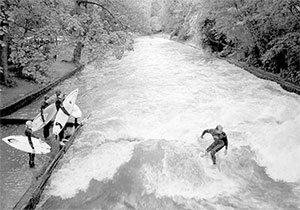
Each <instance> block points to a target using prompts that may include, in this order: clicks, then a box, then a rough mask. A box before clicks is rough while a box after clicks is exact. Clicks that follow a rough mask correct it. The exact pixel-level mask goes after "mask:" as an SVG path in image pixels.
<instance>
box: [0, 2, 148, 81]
mask: <svg viewBox="0 0 300 210" xmlns="http://www.w3.org/2000/svg"><path fill="white" fill-rule="evenodd" d="M131 3H132V1H131V0H126V1H123V2H122V4H120V3H118V1H107V2H106V1H104V2H103V1H100V0H98V1H97V0H93V1H86V0H0V17H1V19H0V21H1V27H0V44H1V61H0V63H1V68H0V73H1V74H0V75H1V80H2V81H4V83H8V80H7V78H8V76H9V75H8V68H9V66H13V67H14V68H13V69H15V70H14V71H15V75H16V76H19V77H24V78H27V79H31V80H34V81H37V82H45V81H47V78H48V75H49V74H51V72H50V68H49V66H50V65H51V64H52V63H53V62H54V61H55V59H56V58H57V56H59V55H61V54H67V53H69V54H70V51H71V52H72V51H73V55H72V59H71V62H74V63H76V64H78V63H82V62H90V61H94V60H96V61H98V62H101V60H103V58H104V57H105V56H108V55H114V56H115V57H116V58H118V59H120V58H122V56H123V55H124V52H125V51H126V50H132V49H133V47H132V43H133V40H132V34H131V33H130V31H137V30H140V31H143V30H144V28H143V27H142V26H141V25H142V23H143V20H144V19H145V15H144V13H142V12H141V11H140V10H139V7H138V4H136V3H135V4H133V5H135V7H132V5H131ZM127 11H130V12H127ZM135 20H138V21H135ZM130 22H131V23H132V24H129V23H130ZM134 23H136V24H134Z"/></svg>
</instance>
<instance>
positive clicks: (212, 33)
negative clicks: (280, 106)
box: [164, 0, 300, 85]
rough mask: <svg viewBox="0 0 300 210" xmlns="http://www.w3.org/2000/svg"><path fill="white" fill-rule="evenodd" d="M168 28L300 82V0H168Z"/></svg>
mask: <svg viewBox="0 0 300 210" xmlns="http://www.w3.org/2000/svg"><path fill="white" fill-rule="evenodd" d="M167 2H168V3H167V4H166V5H167V8H166V9H165V13H166V14H165V15H164V17H165V23H167V25H166V27H165V29H166V31H171V36H172V37H173V36H176V37H177V38H179V39H183V40H186V39H193V40H194V41H196V42H198V43H199V44H201V45H202V46H203V47H210V48H211V49H212V51H213V52H216V53H218V54H219V55H221V56H228V55H235V56H236V58H237V59H239V60H242V61H245V62H247V63H248V64H250V65H253V66H256V67H260V68H262V69H264V70H265V71H269V72H272V73H275V74H278V75H280V76H281V77H282V78H283V79H285V80H288V81H290V82H293V83H295V84H298V85H300V56H299V55H300V1H298V0H222V1H219V0H168V1H167Z"/></svg>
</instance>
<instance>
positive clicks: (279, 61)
mask: <svg viewBox="0 0 300 210" xmlns="http://www.w3.org/2000/svg"><path fill="white" fill-rule="evenodd" d="M267 48H268V50H267V51H266V53H265V54H264V55H263V56H262V63H263V67H264V69H265V70H266V71H269V72H272V73H280V76H281V77H283V78H284V79H286V80H288V81H291V82H293V83H296V84H300V56H299V55H300V32H292V33H287V34H286V35H284V36H281V37H278V38H275V39H273V40H272V41H271V42H270V43H269V44H268V47H267Z"/></svg>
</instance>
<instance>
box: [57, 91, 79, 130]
mask: <svg viewBox="0 0 300 210" xmlns="http://www.w3.org/2000/svg"><path fill="white" fill-rule="evenodd" d="M77 95H78V88H77V89H75V90H73V91H72V92H71V93H70V94H69V95H68V96H67V97H66V98H65V100H64V101H63V103H62V105H63V107H64V110H62V109H61V108H60V109H59V110H58V112H57V114H56V117H55V120H54V125H53V130H52V131H53V134H54V135H58V134H59V133H60V131H61V130H62V129H63V128H64V126H65V125H66V123H67V121H68V119H69V116H70V115H69V114H70V113H72V111H73V107H74V104H75V101H76V98H77Z"/></svg>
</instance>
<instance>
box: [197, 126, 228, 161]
mask: <svg viewBox="0 0 300 210" xmlns="http://www.w3.org/2000/svg"><path fill="white" fill-rule="evenodd" d="M206 133H210V134H211V135H212V137H213V139H214V142H213V143H212V144H211V145H210V146H209V147H207V149H206V153H205V155H206V154H208V153H209V152H210V155H211V159H212V162H213V164H214V165H215V164H216V153H217V152H218V151H220V150H221V149H222V148H223V147H224V146H225V149H226V150H225V155H226V154H227V149H228V140H227V135H226V133H225V132H224V131H223V127H222V126H221V125H218V126H217V127H216V128H215V129H206V130H204V131H203V133H202V135H201V138H202V139H203V136H204V135H205V134H206Z"/></svg>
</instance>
